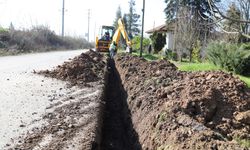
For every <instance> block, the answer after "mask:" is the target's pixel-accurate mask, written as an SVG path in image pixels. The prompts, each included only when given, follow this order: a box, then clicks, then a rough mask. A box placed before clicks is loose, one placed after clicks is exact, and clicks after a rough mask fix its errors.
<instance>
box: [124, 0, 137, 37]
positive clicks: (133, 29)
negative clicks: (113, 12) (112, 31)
mask: <svg viewBox="0 0 250 150" xmlns="http://www.w3.org/2000/svg"><path fill="white" fill-rule="evenodd" d="M126 16H127V17H126V19H127V31H128V35H129V36H130V38H132V37H133V36H135V35H138V34H139V33H140V29H139V24H138V20H139V18H140V15H138V14H137V13H136V12H135V0H130V1H129V13H128V14H126Z"/></svg>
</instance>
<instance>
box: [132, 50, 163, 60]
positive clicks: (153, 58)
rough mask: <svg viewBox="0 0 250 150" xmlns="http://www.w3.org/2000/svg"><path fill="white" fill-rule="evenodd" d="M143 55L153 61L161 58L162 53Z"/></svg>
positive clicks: (134, 53) (138, 54)
mask: <svg viewBox="0 0 250 150" xmlns="http://www.w3.org/2000/svg"><path fill="white" fill-rule="evenodd" d="M132 55H135V56H140V52H133V53H132ZM142 57H143V58H145V59H146V60H148V61H153V60H157V59H160V55H158V54H147V53H142Z"/></svg>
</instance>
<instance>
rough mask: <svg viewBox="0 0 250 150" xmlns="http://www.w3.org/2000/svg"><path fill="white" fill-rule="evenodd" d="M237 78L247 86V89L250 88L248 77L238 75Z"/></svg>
mask: <svg viewBox="0 0 250 150" xmlns="http://www.w3.org/2000/svg"><path fill="white" fill-rule="evenodd" d="M238 77H239V78H240V79H241V80H242V81H243V82H245V83H246V84H247V87H249V88H250V77H245V76H241V75H238Z"/></svg>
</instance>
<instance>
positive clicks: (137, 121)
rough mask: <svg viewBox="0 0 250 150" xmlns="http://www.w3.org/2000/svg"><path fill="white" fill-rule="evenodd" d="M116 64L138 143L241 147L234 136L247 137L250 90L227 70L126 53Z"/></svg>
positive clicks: (148, 145)
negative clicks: (184, 67)
mask: <svg viewBox="0 0 250 150" xmlns="http://www.w3.org/2000/svg"><path fill="white" fill-rule="evenodd" d="M116 64H117V69H118V71H119V72H120V74H121V79H122V80H123V85H124V87H125V89H126V90H127V92H128V95H129V96H128V105H129V108H130V110H131V113H132V120H133V124H134V126H135V129H136V131H137V133H138V135H139V140H140V143H141V145H142V146H143V149H244V146H240V145H239V144H238V143H237V142H236V141H238V142H239V141H242V139H244V141H247V140H250V136H249V135H250V126H249V125H250V124H249V119H250V118H249V116H250V115H249V112H250V111H249V110H250V91H249V89H248V88H247V87H246V85H245V84H244V83H243V82H242V81H240V80H239V79H238V78H235V77H234V76H233V75H232V74H228V73H224V72H221V71H217V72H197V73H187V72H181V71H178V70H177V68H176V67H175V66H174V65H173V64H172V63H170V62H168V61H164V60H161V61H153V62H147V61H146V60H143V59H141V58H139V57H135V56H129V55H121V56H118V57H117V58H116Z"/></svg>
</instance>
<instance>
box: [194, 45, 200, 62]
mask: <svg viewBox="0 0 250 150" xmlns="http://www.w3.org/2000/svg"><path fill="white" fill-rule="evenodd" d="M192 61H194V62H201V42H200V41H199V40H198V41H196V42H195V44H194V47H193V50H192Z"/></svg>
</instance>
